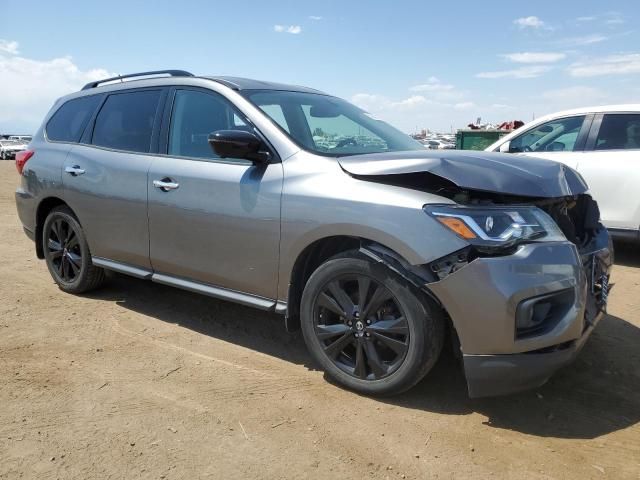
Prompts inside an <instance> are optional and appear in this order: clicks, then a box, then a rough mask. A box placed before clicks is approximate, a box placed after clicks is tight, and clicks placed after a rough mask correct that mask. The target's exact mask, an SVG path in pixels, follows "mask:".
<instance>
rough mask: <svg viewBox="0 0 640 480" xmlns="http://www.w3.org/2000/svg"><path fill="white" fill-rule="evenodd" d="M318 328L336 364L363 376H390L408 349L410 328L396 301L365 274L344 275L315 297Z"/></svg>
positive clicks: (325, 351)
mask: <svg viewBox="0 0 640 480" xmlns="http://www.w3.org/2000/svg"><path fill="white" fill-rule="evenodd" d="M314 330H315V334H316V337H317V338H318V340H319V342H320V344H321V345H322V347H323V348H324V353H325V354H326V355H327V356H328V357H329V358H330V359H331V360H332V362H333V363H334V364H335V365H336V366H337V367H338V368H340V369H341V370H343V371H344V372H346V373H348V374H350V375H353V376H354V377H357V378H359V379H363V380H378V379H381V378H384V377H386V376H388V375H390V374H392V373H393V372H394V371H396V370H397V369H398V367H399V366H400V365H401V364H402V362H403V361H404V359H405V357H406V355H407V349H408V347H409V326H408V324H407V320H406V318H405V316H404V313H403V311H402V308H401V307H400V305H399V303H398V301H397V300H396V299H395V298H394V296H393V294H392V293H391V292H390V291H389V289H388V288H386V287H385V286H384V285H382V284H380V283H379V282H377V281H376V280H375V279H373V278H371V277H368V276H365V275H345V276H342V277H338V278H336V279H334V280H332V281H330V282H329V283H327V284H326V285H325V287H324V288H323V290H322V292H321V293H320V295H318V296H317V298H316V303H315V308H314Z"/></svg>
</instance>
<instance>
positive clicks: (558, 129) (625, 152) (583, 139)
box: [485, 104, 640, 240]
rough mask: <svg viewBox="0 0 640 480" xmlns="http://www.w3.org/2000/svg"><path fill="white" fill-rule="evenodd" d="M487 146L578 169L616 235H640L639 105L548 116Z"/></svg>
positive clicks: (494, 149)
mask: <svg viewBox="0 0 640 480" xmlns="http://www.w3.org/2000/svg"><path fill="white" fill-rule="evenodd" d="M485 150H486V151H494V152H509V153H516V154H518V155H530V156H535V157H539V158H547V159H550V160H556V161H558V162H562V163H564V164H566V165H569V166H570V167H572V168H574V169H576V170H578V172H580V174H581V175H582V176H583V177H584V179H585V180H586V182H587V184H588V185H589V190H590V192H591V194H592V196H593V197H594V198H595V200H596V201H597V202H598V205H599V206H600V214H601V217H602V222H603V223H604V224H605V225H606V226H607V228H608V229H609V231H610V232H611V234H612V236H614V237H617V238H626V239H633V240H639V239H640V233H639V231H640V104H635V105H608V106H601V107H591V108H580V109H575V110H566V111H563V112H558V113H553V114H551V115H546V116H544V117H541V118H538V119H537V120H534V121H533V122H531V123H528V124H526V125H524V126H523V127H520V128H519V129H517V130H515V131H514V132H512V133H510V134H509V135H506V136H504V137H502V138H500V140H498V141H497V142H495V143H494V144H492V145H490V146H489V147H487V148H486V149H485Z"/></svg>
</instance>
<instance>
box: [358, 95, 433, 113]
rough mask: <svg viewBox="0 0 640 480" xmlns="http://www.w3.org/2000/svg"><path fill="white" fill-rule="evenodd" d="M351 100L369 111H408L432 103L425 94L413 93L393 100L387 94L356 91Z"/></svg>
mask: <svg viewBox="0 0 640 480" xmlns="http://www.w3.org/2000/svg"><path fill="white" fill-rule="evenodd" d="M351 102H352V103H354V104H356V105H357V106H359V107H360V108H362V109H363V110H366V111H368V112H381V111H385V110H387V111H391V110H393V111H406V110H412V109H415V108H416V107H420V106H423V105H426V104H429V103H431V101H430V100H428V99H427V98H426V97H424V96H423V95H412V96H410V97H408V98H404V99H402V100H397V101H393V100H390V99H389V98H387V97H385V96H382V95H374V94H370V93H356V94H355V95H353V96H352V97H351Z"/></svg>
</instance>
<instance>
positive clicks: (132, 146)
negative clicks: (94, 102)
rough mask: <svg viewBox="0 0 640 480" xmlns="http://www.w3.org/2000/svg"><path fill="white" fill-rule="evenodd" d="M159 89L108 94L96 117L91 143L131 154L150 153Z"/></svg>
mask: <svg viewBox="0 0 640 480" xmlns="http://www.w3.org/2000/svg"><path fill="white" fill-rule="evenodd" d="M159 101H160V90H143V91H138V92H128V93H118V94H113V95H109V97H108V98H107V100H106V101H105V103H104V105H103V106H102V108H101V109H100V113H98V116H97V117H96V124H95V127H94V129H93V138H92V141H91V143H92V144H93V145H98V146H101V147H108V148H114V149H116V150H128V151H131V152H148V151H149V149H150V147H151V133H152V131H153V121H154V119H155V116H156V110H157V108H158V102H159Z"/></svg>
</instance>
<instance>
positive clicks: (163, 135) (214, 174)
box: [16, 70, 611, 396]
mask: <svg viewBox="0 0 640 480" xmlns="http://www.w3.org/2000/svg"><path fill="white" fill-rule="evenodd" d="M160 74H168V75H170V76H169V77H168V78H166V77H159V75H160ZM152 75H156V77H155V78H153V77H152ZM137 77H142V78H143V79H137V80H136V79H135V78H137ZM150 77H151V78H150ZM131 78H133V79H134V80H130V79H131ZM112 80H114V79H107V80H104V81H103V82H92V83H90V84H88V85H86V86H85V87H84V88H83V90H82V91H80V92H77V93H74V94H71V95H68V96H66V97H63V98H61V99H60V100H59V101H57V102H56V103H55V105H54V107H53V108H52V109H51V111H50V112H49V114H48V115H47V116H46V118H45V120H44V122H43V125H42V127H41V128H40V129H39V130H38V132H37V134H36V136H35V138H34V139H33V141H32V142H31V144H30V146H29V150H26V151H24V152H20V153H19V154H18V157H17V159H16V166H17V169H18V171H19V172H20V174H21V185H20V187H19V188H18V189H17V191H16V204H17V208H18V213H19V216H20V219H21V221H22V224H23V226H24V230H25V233H26V234H27V235H28V236H29V237H30V238H31V239H33V240H35V251H36V254H37V256H38V257H39V258H43V259H45V260H46V264H47V267H48V269H49V271H50V273H51V275H52V277H53V279H54V280H55V282H57V284H58V285H59V287H60V289H61V290H63V291H65V292H69V293H82V292H86V291H88V290H91V289H93V288H96V287H98V286H99V285H100V284H101V283H102V282H103V280H104V269H110V270H115V271H118V272H122V273H125V274H128V275H133V276H135V277H139V278H144V279H150V280H151V281H155V282H158V283H162V284H166V285H173V286H176V287H179V288H184V289H187V290H191V291H194V292H199V293H202V294H206V295H210V296H213V297H217V298H222V299H226V300H231V301H235V302H239V303H242V304H245V305H250V306H254V307H257V308H261V309H264V310H268V311H275V312H278V313H281V314H283V315H285V324H286V325H287V328H288V329H290V330H294V329H298V328H301V329H302V333H303V337H304V340H305V343H306V345H307V347H308V349H309V352H310V354H311V356H312V357H313V358H314V359H315V361H316V362H317V363H318V364H319V365H320V366H321V367H322V368H323V369H324V370H325V372H326V373H327V375H328V376H329V377H331V378H332V379H333V380H335V381H336V382H338V383H339V384H341V385H343V386H345V387H347V388H351V389H354V390H357V391H360V392H363V393H367V394H381V395H382V394H384V395H388V394H395V393H399V392H402V391H404V390H406V389H408V388H411V387H412V386H413V385H415V384H416V383H417V382H418V381H420V379H422V378H423V377H424V376H425V375H426V374H427V373H428V372H429V371H430V370H431V368H432V367H433V365H434V364H435V362H436V360H437V359H438V357H439V355H440V352H441V350H442V347H443V344H444V342H445V338H448V339H450V340H451V341H452V342H453V343H454V344H455V345H456V348H455V351H456V354H457V355H459V356H460V357H461V358H462V362H463V364H464V370H465V374H466V378H467V384H468V388H469V393H470V395H471V396H486V395H496V394H505V393H510V392H514V391H518V390H522V389H525V388H532V387H536V386H539V385H541V384H543V383H544V382H545V381H546V380H547V379H548V378H549V376H550V375H552V374H553V372H555V371H556V370H557V369H558V368H560V367H561V366H563V365H565V364H566V363H568V362H570V361H571V360H572V359H573V358H574V357H575V356H576V355H577V353H578V352H579V350H580V348H581V347H582V345H583V344H584V342H585V341H586V339H587V338H588V336H589V334H590V333H591V332H592V331H593V329H594V328H595V325H596V324H597V323H598V321H599V320H600V318H601V317H602V316H603V314H604V311H605V306H606V301H607V292H608V279H609V270H610V267H611V252H610V250H609V236H608V233H607V230H606V229H605V228H604V227H602V225H600V223H599V221H598V206H597V204H596V203H595V202H594V201H593V199H592V198H591V197H590V196H589V195H587V194H586V193H585V192H586V190H587V186H586V184H585V183H584V182H583V180H582V179H581V178H580V176H579V175H578V174H577V173H576V172H575V171H574V170H572V169H571V168H566V167H565V166H563V165H561V164H558V163H555V162H549V161H546V160H534V159H523V158H518V157H513V156H509V155H504V154H500V153H485V152H464V151H454V150H448V151H446V152H443V151H438V152H431V151H428V150H425V149H424V148H423V147H422V145H420V144H419V143H417V142H415V141H414V140H412V139H411V138H410V137H409V136H407V135H406V134H404V133H402V132H400V131H398V130H396V129H395V128H393V127H391V126H390V125H388V124H386V123H384V122H382V121H380V120H376V119H374V118H372V117H371V116H370V115H368V114H367V113H366V112H364V111H363V110H361V109H359V108H357V107H355V106H354V105H351V104H349V103H348V102H346V101H344V100H342V99H339V98H336V97H333V96H330V95H327V94H324V93H322V92H319V91H317V90H314V89H310V88H305V87H298V86H293V85H282V84H277V83H271V82H263V81H257V80H249V79H244V78H235V77H195V76H193V75H191V74H189V73H187V72H182V71H173V70H172V71H165V72H145V73H141V74H135V75H129V76H122V77H118V78H117V80H119V82H118V83H111V84H108V82H110V81H112ZM102 83H107V84H105V85H103V86H101V85H102Z"/></svg>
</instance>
